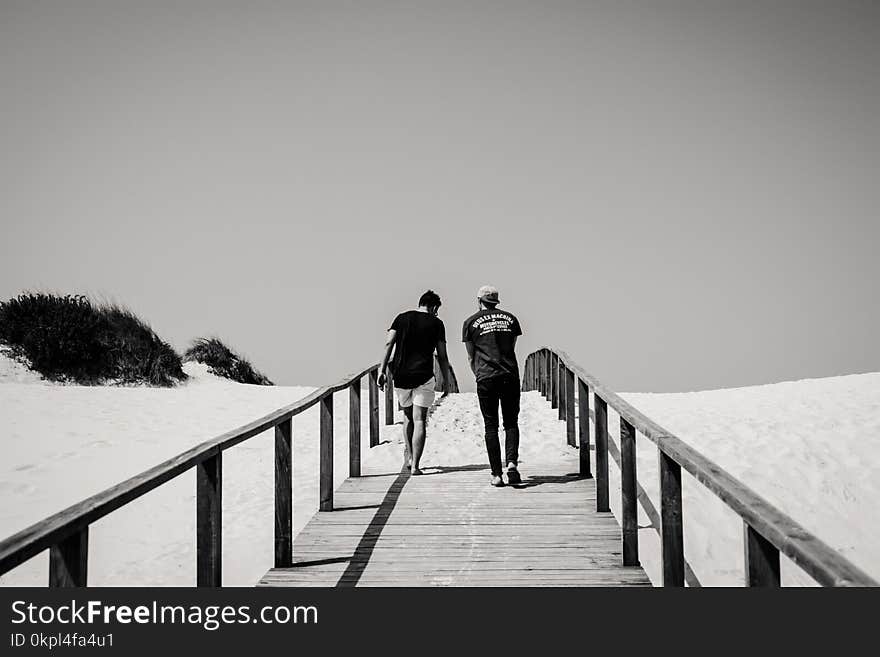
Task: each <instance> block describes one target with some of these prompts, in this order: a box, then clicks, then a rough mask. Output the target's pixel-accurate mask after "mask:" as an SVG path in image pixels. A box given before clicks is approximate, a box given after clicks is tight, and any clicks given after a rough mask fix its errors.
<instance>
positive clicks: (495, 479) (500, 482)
mask: <svg viewBox="0 0 880 657" xmlns="http://www.w3.org/2000/svg"><path fill="white" fill-rule="evenodd" d="M490 483H491V484H492V485H493V486H495V488H501V487H502V486H503V485H504V480H503V479H502V478H501V477H499V476H498V475H492V481H491V482H490Z"/></svg>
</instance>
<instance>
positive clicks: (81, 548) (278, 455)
mask: <svg viewBox="0 0 880 657" xmlns="http://www.w3.org/2000/svg"><path fill="white" fill-rule="evenodd" d="M378 367H379V366H378V365H371V366H370V367H368V368H366V369H364V370H362V371H360V372H358V373H357V374H352V375H350V376H347V377H345V378H344V379H342V380H341V381H340V382H339V383H336V384H334V385H331V386H326V387H323V388H319V389H318V390H315V391H314V392H313V393H311V394H310V395H308V396H307V397H304V398H303V399H300V400H299V401H297V402H294V403H292V404H290V405H288V406H285V407H283V408H279V409H278V410H276V411H274V412H272V413H269V414H268V415H265V416H263V417H261V418H259V419H258V420H254V421H253V422H250V423H249V424H246V425H244V426H242V427H239V428H238V429H234V430H232V431H229V432H227V433H224V434H223V435H221V436H218V437H216V438H213V439H211V440H208V441H206V442H203V443H201V444H199V445H196V446H195V447H193V448H192V449H189V450H187V451H185V452H183V453H182V454H178V455H177V456H175V457H173V458H171V459H169V460H167V461H165V462H164V463H160V464H159V465H157V466H155V467H152V468H150V469H149V470H146V471H145V472H142V473H140V474H138V475H135V476H134V477H131V478H130V479H126V480H125V481H123V482H122V483H119V484H117V485H115V486H113V487H111V488H108V489H106V490H104V491H102V492H100V493H98V494H96V495H92V496H91V497H89V498H87V499H85V500H83V501H81V502H79V503H78V504H74V505H73V506H71V507H68V508H66V509H64V510H63V511H59V512H58V513H56V514H54V515H52V516H49V517H48V518H46V519H44V520H41V521H40V522H38V523H36V524H34V525H31V526H30V527H28V528H27V529H24V530H22V531H20V532H18V533H17V534H14V535H13V536H10V537H9V538H7V539H5V540H4V541H2V542H0V575H2V574H3V573H6V572H8V571H9V570H11V569H13V568H15V567H16V566H18V565H19V564H21V563H23V562H24V561H27V560H28V559H30V558H31V557H34V556H36V555H37V554H39V553H40V552H42V551H43V550H47V549H48V550H49V586H53V587H54V586H85V585H86V583H87V580H88V578H87V573H88V552H89V525H91V524H92V523H94V522H95V521H96V520H99V519H101V518H103V517H104V516H106V515H108V514H109V513H112V512H113V511H115V510H116V509H119V508H120V507H122V506H125V505H126V504H128V503H129V502H132V501H133V500H136V499H137V498H139V497H141V496H142V495H144V494H145V493H148V492H150V491H151V490H153V489H155V488H158V487H159V486H161V485H162V484H164V483H167V482H168V481H170V480H171V479H174V478H175V477H177V476H178V475H181V474H183V473H184V472H187V471H189V470H191V469H193V468H195V470H196V584H197V585H198V586H220V585H221V581H222V567H221V564H222V559H221V556H222V544H221V535H222V531H221V527H222V495H223V452H224V451H225V450H227V449H229V448H230V447H234V446H235V445H238V444H239V443H242V442H244V441H246V440H248V439H249V438H253V437H254V436H256V435H258V434H261V433H263V432H265V431H268V430H269V429H272V428H274V429H275V566H276V567H285V566H290V565H291V564H292V563H293V467H292V465H293V458H292V452H291V447H292V444H291V441H292V437H293V423H292V419H293V417H294V416H296V415H299V414H300V413H302V412H303V411H305V410H307V409H309V408H311V407H312V406H315V405H316V404H317V405H319V406H320V483H319V489H320V495H319V499H320V503H319V507H318V508H319V510H320V511H332V510H333V395H334V394H335V393H337V392H340V391H342V390H345V389H348V390H349V427H348V435H349V473H350V476H352V477H359V476H360V474H361V379H362V378H363V377H365V376H366V377H368V381H369V382H368V389H369V427H370V429H369V431H370V442H369V444H370V447H375V446H376V445H378V444H379V389H378V385H377V376H378V372H377V371H378ZM389 377H390V375H389ZM392 385H393V384H392V382H391V381H390V378H389V381H388V383H386V385H385V424H393V423H394V391H393V388H392Z"/></svg>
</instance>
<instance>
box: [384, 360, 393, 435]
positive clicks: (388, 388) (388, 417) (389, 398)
mask: <svg viewBox="0 0 880 657" xmlns="http://www.w3.org/2000/svg"><path fill="white" fill-rule="evenodd" d="M385 424H394V381H393V380H392V377H391V372H390V371H389V372H388V374H387V378H386V380H385Z"/></svg>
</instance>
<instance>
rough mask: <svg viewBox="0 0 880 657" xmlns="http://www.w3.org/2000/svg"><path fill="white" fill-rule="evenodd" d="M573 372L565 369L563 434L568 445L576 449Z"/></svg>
mask: <svg viewBox="0 0 880 657" xmlns="http://www.w3.org/2000/svg"><path fill="white" fill-rule="evenodd" d="M574 420H575V417H574V372H573V371H572V370H570V369H568V368H567V367H566V368H565V432H566V435H567V437H568V444H569V445H571V446H572V447H577V435H576V432H575V427H574Z"/></svg>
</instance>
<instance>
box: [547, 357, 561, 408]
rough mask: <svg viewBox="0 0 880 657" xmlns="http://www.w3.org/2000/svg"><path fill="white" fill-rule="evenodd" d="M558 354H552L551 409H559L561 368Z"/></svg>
mask: <svg viewBox="0 0 880 657" xmlns="http://www.w3.org/2000/svg"><path fill="white" fill-rule="evenodd" d="M557 360H558V359H557V358H556V354H554V353H553V352H552V351H551V352H550V372H549V376H550V408H559V394H558V393H559V390H558V387H559V366H558V363H557Z"/></svg>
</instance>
